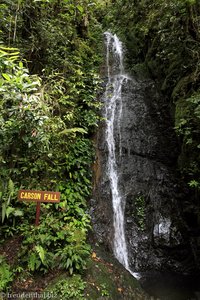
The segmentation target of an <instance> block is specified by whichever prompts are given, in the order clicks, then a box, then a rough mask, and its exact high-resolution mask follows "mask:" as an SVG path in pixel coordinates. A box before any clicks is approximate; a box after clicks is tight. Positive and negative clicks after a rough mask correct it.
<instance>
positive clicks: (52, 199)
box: [18, 190, 60, 226]
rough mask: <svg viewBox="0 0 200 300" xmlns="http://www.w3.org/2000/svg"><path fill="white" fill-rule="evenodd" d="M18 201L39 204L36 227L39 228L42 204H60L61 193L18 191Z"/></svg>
mask: <svg viewBox="0 0 200 300" xmlns="http://www.w3.org/2000/svg"><path fill="white" fill-rule="evenodd" d="M18 200H20V201H28V202H32V201H33V202H37V206H36V217H35V226H38V225H39V219H40V206H41V202H44V203H59V202H60V193H59V192H49V191H37V190H19V191H18Z"/></svg>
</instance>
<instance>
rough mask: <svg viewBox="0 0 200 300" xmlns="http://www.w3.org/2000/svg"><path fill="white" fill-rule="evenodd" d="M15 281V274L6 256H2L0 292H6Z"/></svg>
mask: <svg viewBox="0 0 200 300" xmlns="http://www.w3.org/2000/svg"><path fill="white" fill-rule="evenodd" d="M12 280H13V273H12V272H11V270H10V266H9V265H8V264H7V262H6V260H5V258H4V256H2V255H1V256H0V292H5V291H6V290H7V289H8V287H9V284H10V283H11V282H12Z"/></svg>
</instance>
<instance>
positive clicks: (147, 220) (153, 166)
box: [91, 79, 197, 272]
mask: <svg viewBox="0 0 200 300" xmlns="http://www.w3.org/2000/svg"><path fill="white" fill-rule="evenodd" d="M122 96H123V97H122V98H123V113H122V115H123V117H122V120H121V126H120V135H119V132H118V131H117V130H116V132H115V139H116V145H117V149H116V152H117V157H118V159H117V161H118V174H119V185H120V191H121V194H122V195H123V199H124V201H125V203H126V206H125V232H126V241H127V247H128V253H129V265H130V267H131V268H132V269H133V270H134V271H145V270H150V269H152V270H153V269H154V270H170V271H178V272H189V271H191V270H193V269H195V264H196V263H197V262H196V261H195V253H194V251H193V250H194V249H193V247H192V245H191V239H190V237H189V233H188V226H187V224H186V222H185V220H184V218H183V209H184V207H183V206H184V200H185V197H186V196H187V190H186V189H185V190H184V187H181V186H180V185H179V184H178V182H179V180H178V178H177V176H178V175H177V174H176V161H177V157H178V143H177V140H176V136H175V133H174V130H173V122H172V120H171V118H170V111H169V107H168V105H167V101H166V99H165V98H164V97H163V96H162V95H160V94H159V93H158V92H157V90H156V87H155V85H154V83H153V82H152V81H150V80H143V81H136V80H134V79H130V80H128V81H127V83H126V84H124V86H123V90H122ZM104 135H105V124H104V122H102V124H101V125H100V127H99V130H98V133H97V137H96V154H97V159H96V163H95V168H94V170H95V171H94V193H93V199H92V200H91V216H92V220H93V228H94V234H95V237H96V240H97V242H98V243H103V244H104V245H105V247H106V248H108V249H110V250H111V251H112V247H113V245H112V241H113V220H112V201H111V192H110V186H109V179H108V175H107V165H106V161H107V154H108V153H107V152H108V150H107V145H106V143H105V136H104Z"/></svg>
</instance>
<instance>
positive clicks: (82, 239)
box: [0, 0, 200, 299]
mask: <svg viewBox="0 0 200 300" xmlns="http://www.w3.org/2000/svg"><path fill="white" fill-rule="evenodd" d="M124 16H126V17H124ZM108 29H109V30H111V31H113V32H116V33H117V34H118V35H119V36H120V37H121V39H122V40H123V41H124V43H125V45H126V48H127V57H128V58H127V64H129V66H130V68H131V70H132V72H133V74H134V73H136V74H137V73H138V72H140V73H141V72H142V73H143V74H145V76H148V77H150V78H152V79H153V80H155V81H156V82H157V84H158V87H159V89H160V90H161V92H162V93H163V95H165V97H167V98H168V101H169V106H170V107H171V108H172V110H171V111H172V115H173V119H174V127H175V130H176V132H177V136H178V138H179V142H180V155H179V160H178V162H177V167H178V169H179V171H180V173H181V174H182V178H183V180H184V182H185V183H186V184H187V185H188V187H189V188H191V190H194V195H195V197H198V195H199V188H200V166H199V162H200V151H199V149H200V135H199V131H200V56H199V45H200V3H199V1H198V0H167V1H166V0H154V1H152V0H134V1H128V0H115V1H111V0H110V1H106V0H105V1H100V0H94V1H91V0H79V1H76V0H2V1H1V3H0V201H1V202H0V207H1V214H0V219H1V225H0V227H1V243H2V247H3V245H5V244H6V243H7V241H9V240H10V239H12V238H16V237H17V238H18V239H19V241H20V247H19V251H18V252H17V253H16V258H15V259H13V260H12V261H11V262H10V261H9V260H8V259H7V257H6V256H5V255H1V257H0V260H1V266H0V290H2V291H6V290H9V289H10V288H11V286H12V282H13V281H14V280H15V279H16V278H22V279H23V278H26V276H28V275H27V274H29V275H30V274H34V273H35V272H43V273H45V272H48V271H49V270H53V269H62V270H66V271H67V272H68V273H69V274H74V273H75V274H76V273H78V274H81V272H82V270H83V269H84V268H85V265H86V258H87V257H88V256H89V255H90V246H89V245H88V243H87V233H88V230H89V229H90V226H91V225H90V217H89V215H88V213H87V199H88V197H89V196H90V194H91V186H92V171H91V170H92V168H91V165H92V163H93V161H94V159H95V155H94V145H93V139H92V138H93V135H94V133H95V130H96V128H97V126H98V122H99V120H100V114H99V110H100V107H101V105H100V101H98V94H99V93H101V84H100V82H101V81H100V75H99V74H100V66H101V64H102V59H103V43H102V33H103V31H104V30H108ZM138 70H140V71H138ZM19 189H38V190H53V191H60V192H61V195H62V197H61V202H60V203H59V204H43V205H42V209H41V222H40V226H38V227H35V226H34V218H35V204H34V203H25V202H23V203H22V202H19V201H17V191H18V190H19ZM77 276H79V275H77ZM76 278H77V279H76V282H77V285H78V286H79V289H77V288H76V290H78V293H79V294H77V296H76V295H74V294H72V296H70V295H68V297H69V299H70V297H72V299H82V297H83V291H84V283H83V281H82V280H81V279H80V277H76ZM58 286H59V284H58ZM60 288H61V289H62V287H60ZM62 292H63V289H62ZM73 292H74V291H73ZM73 292H72V293H73ZM73 297H77V298H73Z"/></svg>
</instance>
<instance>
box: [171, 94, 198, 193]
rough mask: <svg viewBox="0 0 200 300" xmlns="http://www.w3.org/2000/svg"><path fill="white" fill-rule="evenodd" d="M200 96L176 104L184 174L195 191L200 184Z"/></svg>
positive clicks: (181, 164) (177, 129)
mask: <svg viewBox="0 0 200 300" xmlns="http://www.w3.org/2000/svg"><path fill="white" fill-rule="evenodd" d="M199 120H200V94H199V93H198V92H197V93H195V94H193V95H192V96H191V97H189V98H187V99H184V100H183V99H180V100H179V101H177V104H176V131H177V134H178V135H179V136H180V138H182V140H183V147H184V148H183V150H182V154H181V156H180V159H179V161H180V166H181V171H182V174H183V175H184V176H185V177H186V178H187V180H188V182H189V186H190V187H192V188H195V189H198V188H199V184H200V167H199V161H200V155H199V148H200V139H199V131H200V122H199Z"/></svg>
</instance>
